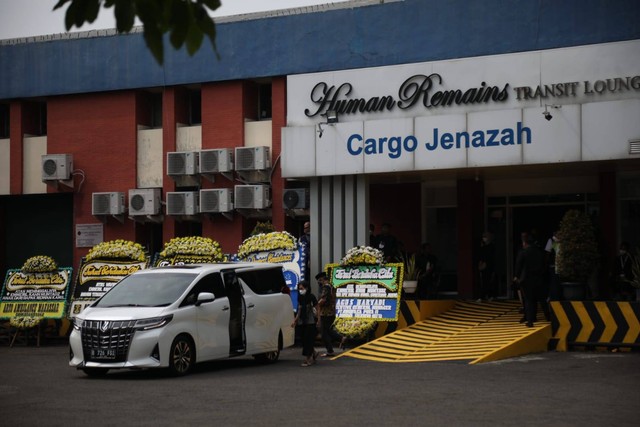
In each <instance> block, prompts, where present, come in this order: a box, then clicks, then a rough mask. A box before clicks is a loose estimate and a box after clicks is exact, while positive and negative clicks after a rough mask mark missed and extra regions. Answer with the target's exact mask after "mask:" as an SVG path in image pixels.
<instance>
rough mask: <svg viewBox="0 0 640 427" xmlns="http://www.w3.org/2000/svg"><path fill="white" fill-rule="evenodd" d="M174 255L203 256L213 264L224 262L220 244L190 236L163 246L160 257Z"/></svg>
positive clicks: (179, 238)
mask: <svg viewBox="0 0 640 427" xmlns="http://www.w3.org/2000/svg"><path fill="white" fill-rule="evenodd" d="M174 255H205V256H211V258H212V261H213V262H221V261H226V257H225V256H224V254H223V253H222V249H221V248H220V243H218V242H216V241H215V240H212V239H210V238H208V237H200V236H191V237H175V238H173V239H171V240H169V242H167V243H166V244H165V245H164V250H163V251H162V252H160V256H162V257H170V256H174Z"/></svg>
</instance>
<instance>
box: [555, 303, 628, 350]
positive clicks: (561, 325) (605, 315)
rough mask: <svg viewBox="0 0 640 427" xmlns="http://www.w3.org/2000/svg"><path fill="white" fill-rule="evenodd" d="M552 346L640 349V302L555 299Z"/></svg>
mask: <svg viewBox="0 0 640 427" xmlns="http://www.w3.org/2000/svg"><path fill="white" fill-rule="evenodd" d="M551 309H552V311H553V316H552V322H551V325H552V333H553V336H552V338H551V341H550V348H551V349H554V348H555V349H556V350H558V351H567V350H569V349H571V348H572V347H580V346H589V347H632V348H640V302H625V301H553V302H552V303H551Z"/></svg>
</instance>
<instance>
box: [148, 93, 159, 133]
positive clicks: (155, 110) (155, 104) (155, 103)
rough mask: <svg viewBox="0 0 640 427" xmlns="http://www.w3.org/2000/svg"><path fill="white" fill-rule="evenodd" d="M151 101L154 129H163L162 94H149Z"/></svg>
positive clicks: (152, 125) (151, 124)
mask: <svg viewBox="0 0 640 427" xmlns="http://www.w3.org/2000/svg"><path fill="white" fill-rule="evenodd" d="M149 101H150V116H151V123H150V126H151V127H152V128H155V129H157V128H161V127H162V93H151V94H149Z"/></svg>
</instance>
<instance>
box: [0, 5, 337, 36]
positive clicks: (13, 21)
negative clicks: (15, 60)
mask: <svg viewBox="0 0 640 427" xmlns="http://www.w3.org/2000/svg"><path fill="white" fill-rule="evenodd" d="M342 1H345V0H221V3H222V6H221V7H220V8H219V9H217V10H216V11H215V12H214V13H213V16H218V17H219V16H229V15H239V14H243V13H253V12H263V11H266V10H274V9H288V8H292V7H303V6H311V5H316V4H328V3H340V2H342ZM56 3H58V0H0V40H5V39H15V38H21V37H30V36H42V35H48V34H61V33H65V32H66V30H65V28H64V14H65V11H66V8H67V6H66V5H65V6H63V7H62V8H61V9H59V10H56V11H55V12H53V7H54V6H55V5H56ZM109 28H115V21H114V19H113V9H112V8H111V9H106V10H105V9H101V11H100V13H99V15H98V19H96V21H95V22H94V23H93V24H90V25H86V24H85V25H84V26H82V27H81V28H79V29H78V28H75V27H74V28H73V29H72V30H71V32H75V31H89V30H99V29H109Z"/></svg>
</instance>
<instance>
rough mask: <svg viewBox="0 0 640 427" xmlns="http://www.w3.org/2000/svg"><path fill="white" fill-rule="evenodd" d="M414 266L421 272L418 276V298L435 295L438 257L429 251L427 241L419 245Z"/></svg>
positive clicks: (429, 246)
mask: <svg viewBox="0 0 640 427" xmlns="http://www.w3.org/2000/svg"><path fill="white" fill-rule="evenodd" d="M416 268H417V269H418V270H419V271H420V272H421V274H420V276H419V278H418V295H419V297H420V299H427V298H429V297H430V296H432V295H435V294H436V292H437V289H436V282H437V274H438V270H437V268H438V257H437V256H435V254H434V253H433V252H432V251H431V245H430V244H429V243H423V244H422V245H420V251H419V252H418V254H417V255H416Z"/></svg>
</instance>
